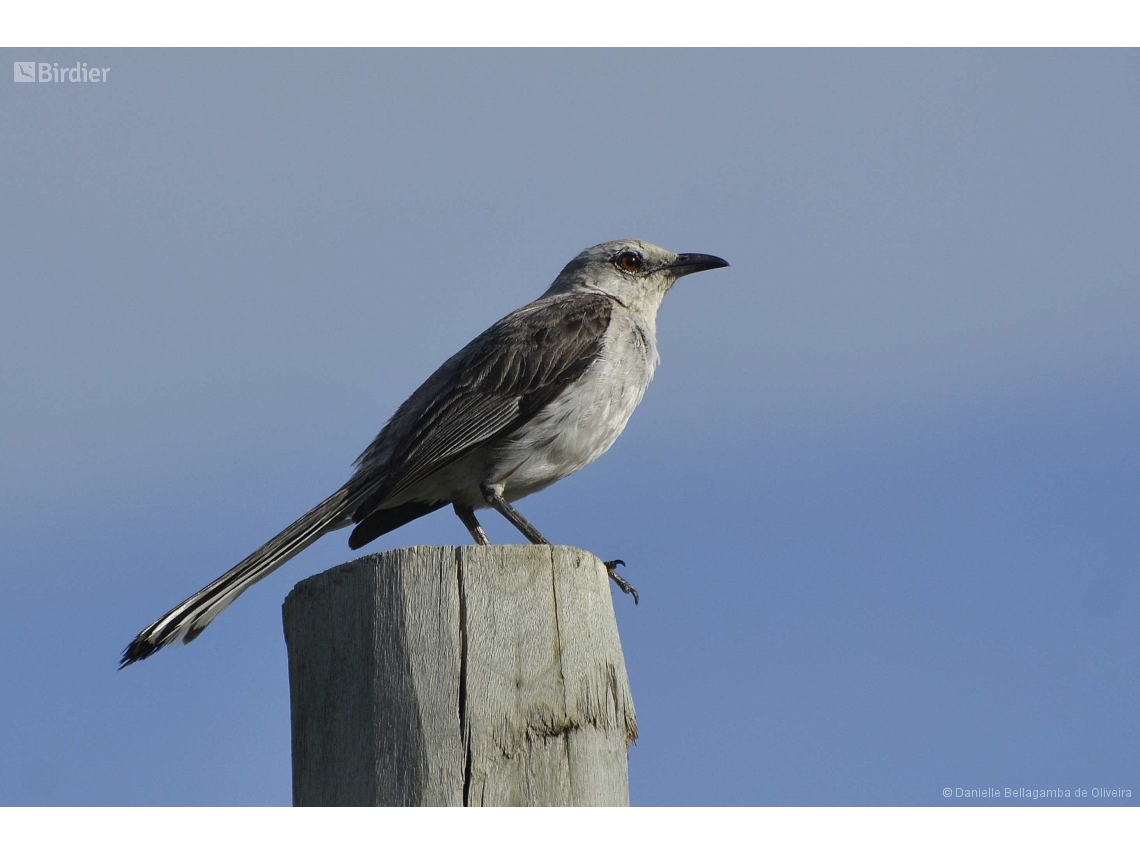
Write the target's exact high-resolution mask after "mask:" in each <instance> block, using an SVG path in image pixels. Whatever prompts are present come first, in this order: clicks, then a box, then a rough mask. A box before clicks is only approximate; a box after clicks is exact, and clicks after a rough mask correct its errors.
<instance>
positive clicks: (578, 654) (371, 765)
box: [284, 546, 637, 805]
mask: <svg viewBox="0 0 1140 855" xmlns="http://www.w3.org/2000/svg"><path fill="white" fill-rule="evenodd" d="M284 620H285V637H286V643H287V646H288V648H289V680H290V690H291V697H292V722H293V801H294V804H297V805H625V804H628V803H629V783H628V770H627V749H628V746H629V744H630V743H632V742H633V740H634V739H636V737H637V725H636V720H635V716H634V708H633V700H632V697H631V696H630V691H629V680H628V677H627V674H626V670H625V661H624V658H623V656H622V652H621V640H620V638H619V636H618V631H617V621H616V619H615V616H614V611H613V600H612V595H611V592H610V583H609V578H608V576H607V575H606V571H605V567H604V566H603V565H602V563H601V562H600V561H599V560H598V559H597V558H596V557H594V556H593V555H591V554H589V553H588V552H584V551H582V550H579V549H573V548H570V547H564V546H554V547H550V546H490V547H475V546H464V547H415V548H413V549H401V550H396V551H393V552H385V553H379V554H377V555H369V556H366V557H364V558H361V559H358V560H357V561H353V562H351V563H350V564H345V565H342V566H340V567H336V568H333V569H332V570H329V571H327V572H325V573H322V574H320V575H318V576H314V577H312V578H310V579H306V580H305V581H303V582H301V583H300V584H299V585H297V587H296V588H294V590H293V592H292V593H290V595H289V596H288V598H287V599H286V601H285V606H284Z"/></svg>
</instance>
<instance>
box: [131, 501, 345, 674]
mask: <svg viewBox="0 0 1140 855" xmlns="http://www.w3.org/2000/svg"><path fill="white" fill-rule="evenodd" d="M349 502H350V495H349V488H348V487H342V488H341V489H340V490H337V491H336V492H335V493H333V494H332V495H331V496H329V497H328V498H327V499H325V500H324V501H323V502H321V503H320V504H319V505H317V506H316V507H315V508H313V509H312V510H311V511H309V512H308V513H307V514H305V515H304V516H303V517H301V518H300V519H299V520H297V521H296V522H295V523H293V524H292V525H291V526H289V527H288V528H286V529H285V530H284V531H283V532H281V533H280V534H279V535H277V536H276V537H274V538H273V539H272V540H270V541H269V542H268V543H266V544H265V545H264V546H262V547H261V548H260V549H258V550H257V551H256V552H254V553H253V554H252V555H250V556H249V557H247V558H245V559H244V560H243V561H241V562H239V563H238V564H237V565H236V566H235V567H233V569H231V570H230V571H229V572H227V573H225V574H223V575H222V576H219V577H218V578H217V579H215V580H214V581H213V582H211V583H210V584H209V585H207V586H206V587H205V588H203V589H202V590H201V591H199V592H198V593H196V594H195V595H194V596H192V597H191V598H190V599H188V600H186V601H185V602H184V603H182V604H181V605H178V606H175V607H174V608H173V609H171V610H170V611H169V612H167V613H166V614H164V615H163V616H162V617H160V618H159V619H158V620H156V621H155V622H154V623H152V624H151V625H150V626H148V627H147V628H146V629H144V630H143V631H142V632H140V633H139V634H138V635H137V636H136V637H135V640H134V641H132V642H131V643H130V644H128V645H127V649H126V650H124V651H123V658H122V660H121V661H120V663H119V668H120V669H122V668H125V667H126V666H127V665H130V664H131V663H132V662H138V661H139V660H140V659H146V658H147V657H148V656H150V655H151V654H152V653H154V652H155V651H156V650H159V649H160V648H163V647H165V646H166V645H168V644H173V643H175V642H177V641H183V642H185V643H187V644H188V643H190V642H191V641H193V640H194V639H195V638H197V637H198V635H199V634H200V633H201V632H202V630H204V629H205V628H206V627H207V626H209V625H210V621H212V620H213V619H214V618H216V617H217V616H218V615H219V614H221V613H222V611H223V610H224V609H225V608H226V606H228V605H229V604H230V603H232V602H233V601H234V600H236V599H237V598H238V596H239V595H241V593H242V592H243V591H245V589H246V588H248V587H249V586H250V585H252V584H254V583H255V582H257V581H258V580H260V579H262V578H264V577H265V576H268V575H269V574H270V573H272V572H273V571H274V570H276V569H277V568H278V567H280V566H281V565H282V564H284V563H285V562H286V561H288V560H289V559H290V558H292V557H293V556H294V555H296V554H297V553H298V552H300V551H301V550H303V549H304V548H305V547H307V546H309V545H311V544H312V543H313V542H314V541H315V540H317V539H319V538H320V537H321V536H322V535H325V534H327V533H328V532H330V531H333V530H334V529H338V528H343V527H344V526H345V525H348V524H349V523H350V522H351V515H350V514H349V513H348V512H349Z"/></svg>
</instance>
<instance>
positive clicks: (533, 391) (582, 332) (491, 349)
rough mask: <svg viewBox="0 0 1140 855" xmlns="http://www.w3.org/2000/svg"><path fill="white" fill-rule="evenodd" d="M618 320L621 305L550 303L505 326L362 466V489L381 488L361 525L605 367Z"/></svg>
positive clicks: (400, 417)
mask: <svg viewBox="0 0 1140 855" xmlns="http://www.w3.org/2000/svg"><path fill="white" fill-rule="evenodd" d="M612 311H613V303H612V301H611V300H610V299H609V298H608V297H605V296H603V295H600V294H569V295H559V296H557V297H552V298H544V299H542V300H538V301H536V302H534V303H531V304H530V305H528V306H524V307H523V308H522V309H519V310H518V311H517V312H514V313H512V314H510V315H508V316H507V317H505V318H503V319H502V320H501V321H499V322H498V323H496V324H495V325H494V326H492V327H491V328H490V329H488V330H487V331H486V332H484V333H483V334H482V335H480V336H479V337H478V338H476V339H475V340H474V341H472V342H471V343H470V344H469V345H467V346H466V347H465V348H463V350H461V351H460V352H459V353H457V354H456V355H455V356H453V357H452V358H451V359H449V360H448V361H447V362H445V363H444V364H443V365H442V366H440V368H439V370H437V371H436V372H435V373H434V374H433V375H432V376H431V377H429V378H428V379H427V381H426V382H425V383H424V384H423V385H422V386H421V387H420V388H419V389H417V390H416V391H415V392H414V393H413V394H412V396H411V397H410V398H409V399H408V400H407V401H406V402H405V403H404V404H403V405H402V406H401V407H400V409H398V410H397V411H396V413H395V415H393V416H392V419H391V421H389V423H388V424H387V426H386V427H385V428H384V430H383V431H382V432H381V433H380V435H379V436H377V437H376V440H375V441H374V442H373V443H372V445H371V446H369V448H368V450H366V451H365V452H364V454H362V455H361V456H360V459H359V460H358V461H357V465H358V467H359V469H358V472H357V475H356V476H354V479H353V480H358V479H364V480H370V481H371V482H372V484H373V485H374V486H373V487H372V489H370V490H369V491H368V493H369V494H368V496H367V498H365V499H364V500H363V501H362V502H360V504H359V505H358V506H357V507H356V510H355V512H354V513H353V517H352V518H353V522H357V523H358V522H360V521H361V520H363V519H364V518H365V517H367V516H368V515H369V514H370V513H372V512H373V511H374V510H376V509H377V508H378V507H379V506H380V505H382V504H383V503H384V502H385V501H386V500H387V499H388V498H389V497H391V496H395V495H396V494H398V493H400V492H401V491H403V490H406V489H408V488H409V487H411V486H413V485H414V484H416V483H417V482H418V481H420V480H422V479H423V478H426V477H428V476H429V475H431V474H433V473H434V472H437V471H439V470H440V469H442V468H443V467H444V466H446V465H448V464H449V463H451V462H453V461H455V460H457V459H458V458H460V457H462V456H463V455H464V454H467V453H468V452H470V451H472V450H474V449H475V448H478V447H479V446H481V445H483V444H485V443H487V442H490V441H492V440H494V439H496V438H498V437H501V436H504V435H506V434H509V433H510V432H512V431H514V430H517V429H518V428H519V427H521V426H522V425H524V424H526V422H528V421H529V420H530V419H532V418H534V416H535V415H536V414H537V413H539V412H541V410H542V409H543V408H544V407H545V406H546V405H547V404H549V403H550V402H551V401H553V400H554V399H555V398H556V397H558V395H559V393H561V392H562V390H563V389H565V388H566V387H567V386H568V385H570V384H571V383H573V382H574V381H575V380H577V379H578V378H579V377H581V376H582V374H583V373H585V371H586V369H587V368H589V367H590V365H591V364H592V363H593V361H594V360H595V359H597V358H598V356H599V354H600V353H601V351H602V342H603V339H604V336H605V332H606V329H607V328H608V327H609V324H610V317H611V314H612ZM378 470H380V471H378ZM351 483H352V482H351V481H350V484H351Z"/></svg>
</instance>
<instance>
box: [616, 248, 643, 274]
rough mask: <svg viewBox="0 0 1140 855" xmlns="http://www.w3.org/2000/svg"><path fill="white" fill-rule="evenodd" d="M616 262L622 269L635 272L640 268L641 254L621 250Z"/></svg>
mask: <svg viewBox="0 0 1140 855" xmlns="http://www.w3.org/2000/svg"><path fill="white" fill-rule="evenodd" d="M617 263H618V266H619V267H620V268H621V269H622V270H626V271H628V272H630V273H636V272H637V271H639V270H640V269H641V256H640V255H638V254H637V253H636V252H623V253H622V254H621V255H619V256H618V257H617Z"/></svg>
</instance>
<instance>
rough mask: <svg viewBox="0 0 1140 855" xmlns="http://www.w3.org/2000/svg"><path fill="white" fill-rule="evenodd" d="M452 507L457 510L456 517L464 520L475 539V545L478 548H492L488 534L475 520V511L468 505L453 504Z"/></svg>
mask: <svg viewBox="0 0 1140 855" xmlns="http://www.w3.org/2000/svg"><path fill="white" fill-rule="evenodd" d="M452 507H453V508H455V515H456V516H457V517H459V518H460V519H461V520H463V524H464V525H465V526H467V530H468V531H469V532H471V536H472V537H473V538H475V544H476V545H477V546H490V545H491V539H490V538H489V537H487V532H485V531H483V526H481V525H479V520H477V519H476V518H475V511H474V510H473V509H472V508H470V507H468V506H467V505H461V504H459V503H455V504H453V505H452Z"/></svg>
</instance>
